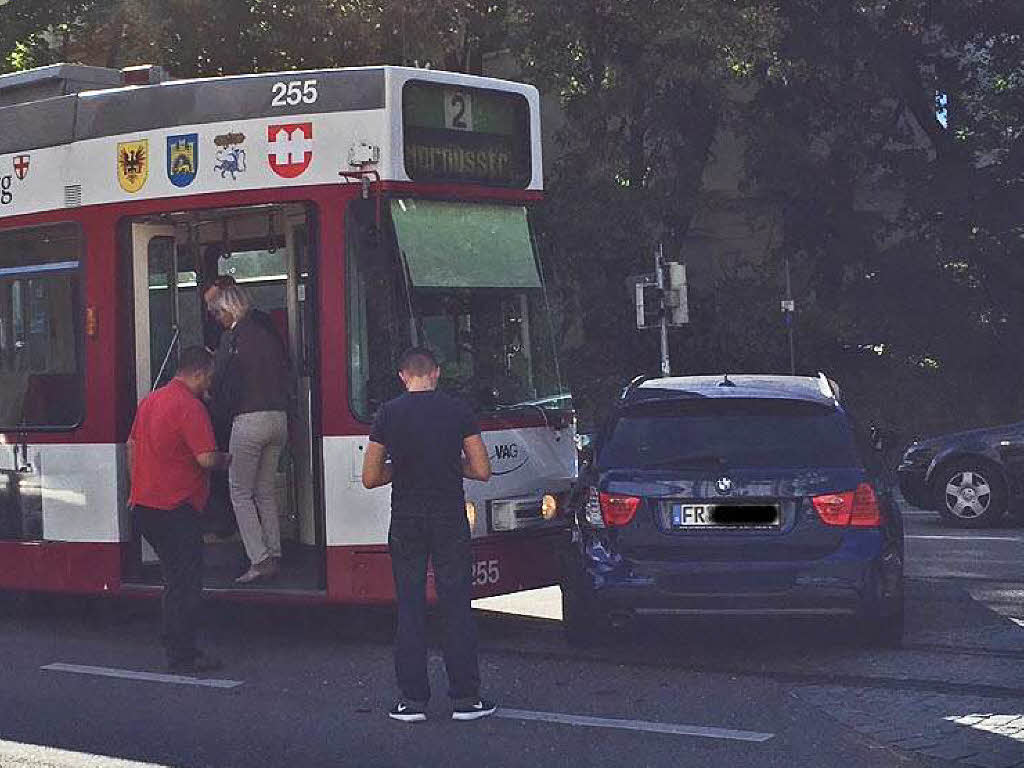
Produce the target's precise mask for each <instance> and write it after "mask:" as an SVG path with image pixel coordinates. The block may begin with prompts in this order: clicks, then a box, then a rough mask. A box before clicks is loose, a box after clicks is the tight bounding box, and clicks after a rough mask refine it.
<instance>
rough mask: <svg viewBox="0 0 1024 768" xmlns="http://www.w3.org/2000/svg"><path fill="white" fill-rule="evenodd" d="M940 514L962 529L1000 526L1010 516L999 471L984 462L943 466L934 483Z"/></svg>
mask: <svg viewBox="0 0 1024 768" xmlns="http://www.w3.org/2000/svg"><path fill="white" fill-rule="evenodd" d="M932 487H933V494H934V497H935V505H936V508H937V509H938V510H939V515H940V516H941V517H942V519H943V520H944V521H945V522H947V523H949V524H950V525H955V526H957V527H959V528H986V527H989V526H993V525H998V524H999V522H1000V520H1002V519H1003V516H1004V515H1005V514H1006V503H1007V494H1006V485H1005V483H1004V482H1003V479H1002V478H1001V477H1000V476H999V474H998V470H997V469H996V468H995V467H993V466H991V465H988V464H982V463H980V462H972V461H965V462H957V463H955V464H948V465H946V466H945V467H940V468H939V469H938V470H937V471H936V473H935V482H934V484H933V486H932Z"/></svg>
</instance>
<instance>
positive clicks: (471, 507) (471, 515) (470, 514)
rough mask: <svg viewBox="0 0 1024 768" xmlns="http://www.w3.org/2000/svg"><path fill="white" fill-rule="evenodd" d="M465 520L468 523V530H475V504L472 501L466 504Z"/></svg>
mask: <svg viewBox="0 0 1024 768" xmlns="http://www.w3.org/2000/svg"><path fill="white" fill-rule="evenodd" d="M466 519H467V520H468V521H469V530H473V529H474V528H476V504H474V503H473V502H472V501H467V502H466Z"/></svg>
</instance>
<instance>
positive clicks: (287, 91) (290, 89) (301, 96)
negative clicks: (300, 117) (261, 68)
mask: <svg viewBox="0 0 1024 768" xmlns="http://www.w3.org/2000/svg"><path fill="white" fill-rule="evenodd" d="M270 91H271V93H273V94H274V98H272V99H271V100H270V106H272V107H285V106H290V107H294V106H295V105H296V104H302V103H306V104H313V103H315V102H316V99H317V96H318V95H319V94H318V93H317V90H316V80H289V81H287V82H285V81H283V80H279V81H278V82H276V83H274V84H273V85H272V86H270Z"/></svg>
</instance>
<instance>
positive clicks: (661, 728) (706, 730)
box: [494, 707, 775, 741]
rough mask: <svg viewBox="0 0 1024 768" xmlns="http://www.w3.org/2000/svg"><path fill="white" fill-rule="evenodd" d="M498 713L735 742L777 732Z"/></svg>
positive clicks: (517, 711) (555, 714) (526, 712)
mask: <svg viewBox="0 0 1024 768" xmlns="http://www.w3.org/2000/svg"><path fill="white" fill-rule="evenodd" d="M494 716H495V717H503V718H505V719H506V720H536V721H539V722H543V723H562V724H564V725H581V726H587V727H590V728H619V729H623V730H627V731H647V732H649V733H671V734H675V735H677V736H700V737H702V738H705V739H728V740H731V741H768V740H769V739H771V738H773V737H774V736H775V734H774V733H760V732H758V731H735V730H732V729H731V728H714V727H710V726H704V725H681V724H677V723H654V722H650V721H647V720H618V719H615V718H610V717H588V716H586V715H564V714H562V713H561V712H532V711H530V710H528V709H507V708H506V707H500V708H499V709H498V711H497V712H496V713H495V714H494Z"/></svg>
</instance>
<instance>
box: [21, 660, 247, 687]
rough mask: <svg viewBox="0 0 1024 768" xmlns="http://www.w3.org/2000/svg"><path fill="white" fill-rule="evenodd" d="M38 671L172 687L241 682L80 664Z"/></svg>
mask: <svg viewBox="0 0 1024 768" xmlns="http://www.w3.org/2000/svg"><path fill="white" fill-rule="evenodd" d="M40 669H45V670H47V671H50V672H73V673H75V674H78V675H97V676H99V677H118V678H122V679H125V680H145V681H146V682H149V683H170V684H172V685H199V686H203V687H205V688H237V687H238V686H240V685H242V682H243V681H241V680H218V679H216V678H203V677H186V676H185V675H164V674H160V673H158V672H137V671H135V670H133V669H114V668H111V667H90V666H85V665H82V664H61V663H60V662H56V663H54V664H47V665H46V666H44V667H40Z"/></svg>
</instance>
